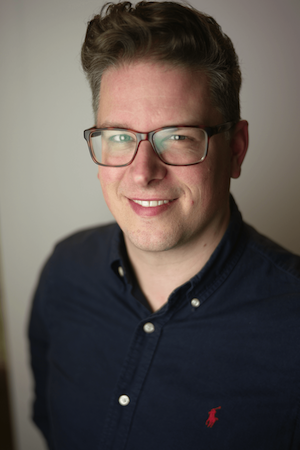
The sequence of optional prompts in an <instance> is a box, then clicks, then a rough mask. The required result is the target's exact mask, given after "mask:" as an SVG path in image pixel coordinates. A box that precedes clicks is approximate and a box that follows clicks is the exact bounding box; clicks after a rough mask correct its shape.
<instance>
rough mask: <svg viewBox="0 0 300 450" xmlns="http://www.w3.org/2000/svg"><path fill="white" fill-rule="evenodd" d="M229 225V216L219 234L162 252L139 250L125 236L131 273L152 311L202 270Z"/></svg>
mask: <svg viewBox="0 0 300 450" xmlns="http://www.w3.org/2000/svg"><path fill="white" fill-rule="evenodd" d="M228 222H229V216H228V218H226V221H224V222H223V225H222V227H221V228H220V229H219V230H218V232H214V233H206V236H201V237H199V238H198V239H194V240H192V241H190V242H189V243H186V244H184V245H181V246H178V248H173V249H170V250H166V251H164V252H152V251H145V250H141V249H139V248H137V247H135V246H134V245H133V244H132V243H131V241H130V240H129V239H128V238H127V237H126V236H125V243H126V248H127V252H128V256H129V259H130V262H131V264H132V267H133V270H134V273H135V275H136V278H137V281H138V283H139V286H140V288H141V290H142V292H143V294H144V295H145V297H146V298H147V300H148V302H149V304H150V306H151V308H152V310H153V311H157V310H158V309H160V308H161V307H162V306H163V305H164V304H165V303H166V302H167V301H168V297H169V296H170V294H171V293H172V292H173V291H174V289H176V288H177V287H179V286H181V285H183V284H184V283H186V282H187V281H189V280H190V279H191V278H192V277H193V276H194V275H196V274H197V273H198V272H199V271H200V270H201V269H202V268H203V267H204V265H205V264H206V263H207V261H208V260H209V258H210V256H211V255H212V253H213V252H214V250H215V249H216V247H217V245H218V244H219V242H220V240H221V239H222V237H223V235H224V233H225V231H226V228H227V226H228Z"/></svg>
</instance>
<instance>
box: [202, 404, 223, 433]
mask: <svg viewBox="0 0 300 450" xmlns="http://www.w3.org/2000/svg"><path fill="white" fill-rule="evenodd" d="M217 409H221V406H218V407H217V408H213V409H211V410H210V411H209V413H208V419H207V421H206V422H205V425H207V427H208V428H212V427H213V425H214V424H215V423H216V421H217V420H219V419H218V418H217V417H216V414H217Z"/></svg>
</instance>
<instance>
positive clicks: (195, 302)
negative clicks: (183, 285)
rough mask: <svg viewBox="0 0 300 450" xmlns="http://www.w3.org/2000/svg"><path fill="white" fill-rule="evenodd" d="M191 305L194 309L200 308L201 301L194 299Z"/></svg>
mask: <svg viewBox="0 0 300 450" xmlns="http://www.w3.org/2000/svg"><path fill="white" fill-rule="evenodd" d="M191 305H192V306H193V307H194V308H198V307H199V306H200V300H198V299H197V298H193V300H191Z"/></svg>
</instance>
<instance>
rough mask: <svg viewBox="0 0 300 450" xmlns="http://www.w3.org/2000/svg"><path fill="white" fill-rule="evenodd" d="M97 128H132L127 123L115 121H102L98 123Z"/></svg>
mask: <svg viewBox="0 0 300 450" xmlns="http://www.w3.org/2000/svg"><path fill="white" fill-rule="evenodd" d="M97 128H128V129H132V128H131V127H130V126H129V125H128V124H126V123H122V124H121V123H116V122H103V123H101V124H100V126H99V127H98V126H97Z"/></svg>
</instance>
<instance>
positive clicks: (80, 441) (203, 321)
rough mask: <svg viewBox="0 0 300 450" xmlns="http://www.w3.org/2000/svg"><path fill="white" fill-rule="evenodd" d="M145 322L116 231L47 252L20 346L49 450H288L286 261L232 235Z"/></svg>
mask: <svg viewBox="0 0 300 450" xmlns="http://www.w3.org/2000/svg"><path fill="white" fill-rule="evenodd" d="M231 209H232V211H231V221H230V224H229V227H228V229H227V231H226V233H225V235H224V237H223V239H222V241H221V242H220V244H219V245H218V247H217V248H216V250H215V252H214V253H213V255H212V256H211V258H210V259H209V261H208V262H207V264H206V265H205V267H204V268H203V269H202V270H201V271H200V272H199V273H198V274H197V275H195V276H194V277H193V278H192V279H191V280H190V281H189V282H187V283H186V284H184V285H182V286H180V287H178V288H177V289H176V290H175V291H173V292H172V294H171V295H170V297H169V299H168V302H167V303H166V304H165V305H164V306H163V307H162V308H161V309H160V310H158V311H156V312H154V313H153V312H151V310H150V308H149V306H148V304H147V301H146V300H145V298H144V297H143V294H142V293H141V291H140V289H139V287H138V285H137V283H136V281H135V277H134V274H133V272H132V269H131V267H130V263H129V261H128V257H127V255H126V249H125V245H124V240H123V236H122V233H121V231H120V229H119V227H118V225H116V224H111V225H107V226H102V227H98V228H94V229H90V230H86V231H82V232H79V233H77V234H75V235H73V236H71V237H69V238H67V239H66V240H64V241H63V242H61V243H59V244H58V245H57V246H56V248H55V250H54V253H53V254H52V256H51V257H50V259H49V261H48V262H47V264H46V266H45V268H44V270H43V273H42V276H41V279H40V283H39V286H38V288H37V291H36V295H35V299H34V303H33V308H32V314H31V320H30V327H29V337H30V344H31V358H32V368H33V372H34V377H35V401H34V408H33V419H34V421H35V423H36V424H37V426H38V427H39V428H40V429H41V431H42V432H43V434H44V436H45V438H46V440H47V442H48V445H49V447H50V448H51V449H52V450H77V449H78V450H102V449H103V450H104V449H105V450H108V449H113V450H150V449H151V450H153V449H155V450H167V449H172V450H174V449H175V450H182V449H188V450H196V449H197V450H198V449H204V450H209V449H212V450H216V449H220V450H221V449H222V450H224V449H228V450H241V449H243V450H288V449H293V450H296V449H298V450H299V449H300V403H299V400H300V384H299V382H300V377H299V372H300V339H299V330H300V258H299V257H298V256H295V255H292V254H291V253H289V252H287V251H285V250H283V249H282V248H281V247H279V246H277V245H276V244H274V243H273V242H272V241H270V240H268V239H267V238H265V237H263V236H261V235H260V234H258V233H257V232H256V231H255V230H254V229H253V228H251V227H250V226H248V225H246V224H244V222H243V221H242V218H241V215H240V213H239V211H238V209H237V207H236V206H235V204H234V201H233V200H231Z"/></svg>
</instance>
